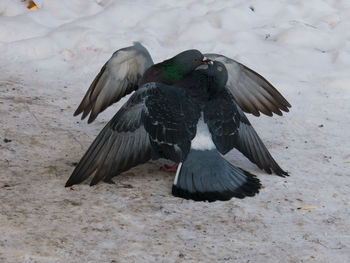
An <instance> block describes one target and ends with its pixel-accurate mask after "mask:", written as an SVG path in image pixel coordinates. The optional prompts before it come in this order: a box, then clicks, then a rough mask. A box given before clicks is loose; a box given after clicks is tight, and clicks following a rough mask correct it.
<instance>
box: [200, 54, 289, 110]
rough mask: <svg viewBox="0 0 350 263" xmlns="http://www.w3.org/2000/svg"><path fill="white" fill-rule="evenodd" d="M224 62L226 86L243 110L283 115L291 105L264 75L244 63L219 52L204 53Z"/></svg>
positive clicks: (212, 58)
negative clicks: (226, 76)
mask: <svg viewBox="0 0 350 263" xmlns="http://www.w3.org/2000/svg"><path fill="white" fill-rule="evenodd" d="M204 56H206V57H207V58H209V59H211V60H216V61H220V62H221V63H223V64H224V65H225V67H226V69H227V72H228V80H227V84H226V88H227V89H228V90H229V91H230V92H231V93H232V95H233V97H234V98H235V100H236V101H237V103H238V105H239V106H240V107H241V108H242V110H243V111H245V112H247V113H252V114H253V115H255V116H259V115H260V112H262V113H264V114H266V115H268V116H272V115H273V113H276V114H277V115H282V112H281V110H282V111H285V112H288V111H289V109H288V108H290V107H291V105H290V104H289V102H288V101H287V100H286V99H285V98H284V97H283V96H282V95H281V93H279V92H278V90H277V89H276V88H275V87H274V86H272V84H271V83H269V82H268V81H267V80H266V79H265V78H264V77H262V76H261V75H259V74H258V73H256V72H255V71H253V70H251V69H250V68H248V67H246V66H244V65H243V64H241V63H239V62H237V61H235V60H233V59H230V58H228V57H225V56H223V55H219V54H204Z"/></svg>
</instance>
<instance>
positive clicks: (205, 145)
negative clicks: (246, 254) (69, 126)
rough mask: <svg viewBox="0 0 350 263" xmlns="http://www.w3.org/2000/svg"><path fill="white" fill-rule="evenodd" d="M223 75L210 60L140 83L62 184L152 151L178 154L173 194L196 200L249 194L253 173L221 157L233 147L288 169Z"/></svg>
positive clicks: (99, 176) (106, 176)
mask: <svg viewBox="0 0 350 263" xmlns="http://www.w3.org/2000/svg"><path fill="white" fill-rule="evenodd" d="M227 77H228V76H227V71H226V68H225V66H224V65H223V64H221V63H220V62H214V63H212V64H209V65H201V66H199V67H197V69H196V70H195V71H193V72H192V74H190V75H188V76H187V77H186V78H184V79H182V80H181V81H180V82H178V83H177V84H176V85H175V86H168V85H165V84H162V83H154V82H151V83H147V84H144V85H143V86H142V87H141V88H140V89H138V90H137V91H136V92H135V93H134V94H133V95H132V96H131V97H130V99H129V100H128V101H127V102H126V103H125V104H124V105H123V107H122V108H121V109H120V110H119V111H118V112H117V114H116V115H115V116H114V117H113V119H112V120H111V121H110V122H109V123H108V124H107V125H106V127H105V128H104V129H103V130H102V131H101V132H100V134H99V135H98V136H97V138H96V139H95V141H94V142H93V143H92V145H91V146H90V148H89V149H88V151H87V152H86V153H85V155H84V156H83V158H82V159H81V160H80V162H79V164H78V165H77V167H76V168H75V170H74V171H73V173H72V175H71V177H70V178H69V180H68V181H67V183H66V186H71V185H73V184H77V183H80V182H82V181H84V180H85V179H87V178H88V177H89V176H91V175H94V176H93V179H92V181H91V183H90V185H94V184H96V183H98V182H99V181H101V180H103V181H105V182H111V179H112V177H114V176H116V175H118V174H120V173H121V172H124V171H126V170H128V169H130V168H131V167H134V166H136V165H138V164H142V163H145V162H147V161H148V160H150V159H151V158H153V159H159V158H166V159H169V160H172V161H174V162H180V165H179V168H178V170H177V174H176V177H175V181H174V185H173V194H174V195H175V196H179V197H183V198H186V199H193V200H198V201H199V200H208V201H215V200H228V199H230V198H232V197H238V198H243V197H245V196H254V195H255V194H256V193H258V191H259V188H260V186H261V185H260V182H259V180H258V179H257V178H256V177H255V176H254V175H252V174H250V173H249V172H247V171H244V170H242V169H240V168H238V167H234V166H233V165H231V164H230V163H229V162H228V161H226V160H225V159H224V158H223V157H222V154H226V153H227V152H228V151H229V150H231V149H233V148H237V149H238V150H240V151H241V152H242V153H243V154H245V155H246V156H247V157H248V158H249V159H250V160H251V161H252V162H254V163H256V164H257V165H258V166H259V167H260V168H262V169H265V170H266V171H267V172H270V173H271V171H274V172H275V173H276V174H278V175H281V176H284V175H287V173H286V172H285V171H283V170H282V169H281V168H280V167H279V166H278V164H277V163H276V162H275V161H274V159H273V158H272V157H271V155H270V154H269V152H268V151H267V149H266V147H265V146H264V144H263V143H262V141H261V140H260V138H259V137H258V135H257V134H256V132H255V131H254V129H253V128H252V126H251V125H250V123H249V121H248V120H247V119H246V117H245V115H244V113H243V112H242V110H240V108H239V106H237V105H236V102H235V99H234V98H233V96H232V95H231V93H230V92H228V91H227V90H226V89H225V83H226V81H227ZM214 106H215V107H214Z"/></svg>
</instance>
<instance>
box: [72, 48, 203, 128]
mask: <svg viewBox="0 0 350 263" xmlns="http://www.w3.org/2000/svg"><path fill="white" fill-rule="evenodd" d="M203 59H204V57H203V55H202V53H200V52H199V51H198V50H195V49H191V50H186V51H184V52H181V53H180V54H178V55H176V56H175V57H173V58H171V59H168V60H165V61H163V62H161V63H158V64H155V65H153V60H152V58H151V56H150V54H149V52H148V51H147V49H146V48H145V47H144V46H142V45H141V44H140V43H139V42H135V43H134V45H133V46H131V47H126V48H122V49H119V50H118V51H116V52H115V53H114V54H113V55H112V57H111V58H110V59H109V60H108V61H107V63H106V64H105V65H104V66H103V67H102V69H101V71H100V73H98V75H97V76H96V77H95V79H94V81H93V82H92V84H91V85H90V87H89V89H88V91H87V92H86V94H85V96H84V98H83V100H82V101H81V103H80V105H79V107H78V109H77V110H76V111H75V112H74V116H76V115H79V114H80V113H83V115H82V119H84V118H85V117H86V116H87V115H88V114H89V113H90V116H89V119H88V123H91V122H93V121H94V120H95V119H96V117H97V115H98V114H100V113H101V112H102V111H104V110H105V109H106V108H107V107H109V106H110V105H112V104H113V103H115V102H117V101H119V100H120V99H121V98H122V97H124V96H125V95H127V94H129V93H131V92H133V91H134V90H137V89H138V88H139V87H140V86H142V85H143V84H145V83H148V82H160V83H164V84H169V85H171V84H174V83H176V82H178V81H179V80H180V79H182V78H184V77H185V76H186V75H187V74H189V73H190V72H192V71H193V70H194V69H195V68H196V67H197V66H199V65H201V64H202V63H203Z"/></svg>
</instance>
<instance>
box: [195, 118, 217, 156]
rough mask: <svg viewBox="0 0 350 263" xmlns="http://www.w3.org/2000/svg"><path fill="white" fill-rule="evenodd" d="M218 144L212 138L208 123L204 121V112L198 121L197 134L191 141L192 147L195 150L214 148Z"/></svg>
mask: <svg viewBox="0 0 350 263" xmlns="http://www.w3.org/2000/svg"><path fill="white" fill-rule="evenodd" d="M215 148H216V146H215V144H214V142H213V139H212V138H211V134H210V131H209V129H208V125H207V124H206V123H205V122H204V117H203V112H202V116H201V118H200V119H199V121H198V123H197V133H196V136H195V137H194V138H193V140H192V141H191V149H194V150H202V151H204V150H212V149H215Z"/></svg>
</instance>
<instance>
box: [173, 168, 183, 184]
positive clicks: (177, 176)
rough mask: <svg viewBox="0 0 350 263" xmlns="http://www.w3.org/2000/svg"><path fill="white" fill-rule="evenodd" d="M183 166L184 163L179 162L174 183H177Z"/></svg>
mask: <svg viewBox="0 0 350 263" xmlns="http://www.w3.org/2000/svg"><path fill="white" fill-rule="evenodd" d="M181 166H182V163H179V165H178V167H177V170H176V175H175V179H174V185H177V180H178V179H179V174H180V171H181Z"/></svg>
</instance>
